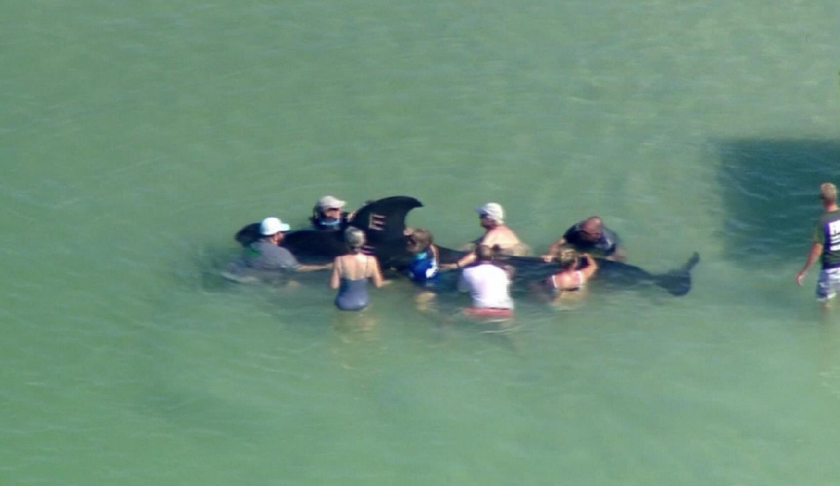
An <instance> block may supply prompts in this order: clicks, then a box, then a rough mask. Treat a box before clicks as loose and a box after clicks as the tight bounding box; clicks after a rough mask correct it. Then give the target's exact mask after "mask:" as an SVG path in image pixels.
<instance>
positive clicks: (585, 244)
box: [563, 221, 621, 256]
mask: <svg viewBox="0 0 840 486" xmlns="http://www.w3.org/2000/svg"><path fill="white" fill-rule="evenodd" d="M583 223H585V221H581V222H579V223H577V224H576V225H574V226H572V227H571V228H569V229H567V230H566V233H565V234H563V238H564V239H565V240H566V243H568V244H570V245H572V246H573V247H575V249H576V250H578V251H582V252H587V253H593V255H592V256H610V255H612V254H613V253H615V252H616V250H617V249H618V246H619V245H620V244H621V240H619V238H618V235H617V234H615V232H614V231H612V230H611V229H609V228H607V227H606V226H602V227H601V237H600V238H598V241H594V242H592V241H587V240H586V239H585V238H584V237H583V235H581V231H582V229H581V228H582V226H583Z"/></svg>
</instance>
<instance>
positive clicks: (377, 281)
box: [368, 256, 383, 288]
mask: <svg viewBox="0 0 840 486" xmlns="http://www.w3.org/2000/svg"><path fill="white" fill-rule="evenodd" d="M368 258H369V259H370V260H369V261H370V262H371V266H370V279H371V280H372V281H373V286H374V287H376V288H379V287H382V284H383V281H382V271H381V270H380V269H379V261H377V260H376V257H372V256H369V257H368Z"/></svg>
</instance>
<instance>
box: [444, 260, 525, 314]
mask: <svg viewBox="0 0 840 486" xmlns="http://www.w3.org/2000/svg"><path fill="white" fill-rule="evenodd" d="M458 290H460V291H461V292H469V293H470V296H471V297H472V302H473V303H472V306H473V307H478V308H489V309H513V299H512V298H511V297H510V276H509V275H508V273H507V272H506V271H505V270H504V269H503V268H501V267H499V266H498V265H496V264H494V263H493V250H491V249H490V247H489V246H487V245H480V246H479V247H478V248H477V249H476V262H475V263H473V264H472V265H469V266H468V267H466V268H465V269H464V271H463V272H462V273H461V278H460V279H459V281H458Z"/></svg>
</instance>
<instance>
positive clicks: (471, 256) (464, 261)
mask: <svg viewBox="0 0 840 486" xmlns="http://www.w3.org/2000/svg"><path fill="white" fill-rule="evenodd" d="M474 261H475V252H474V251H472V252H470V253H467V254H466V255H464V256H462V257H461V258H459V259H458V261H457V262H455V267H457V268H464V267H466V266H467V265H469V264H470V263H472V262H474Z"/></svg>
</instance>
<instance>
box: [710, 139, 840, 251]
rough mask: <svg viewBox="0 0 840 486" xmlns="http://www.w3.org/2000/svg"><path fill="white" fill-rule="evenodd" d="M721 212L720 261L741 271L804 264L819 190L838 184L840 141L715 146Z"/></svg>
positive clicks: (720, 142) (749, 141)
mask: <svg viewBox="0 0 840 486" xmlns="http://www.w3.org/2000/svg"><path fill="white" fill-rule="evenodd" d="M714 144H715V146H716V147H717V151H718V154H719V156H720V161H721V165H720V171H719V179H720V185H721V188H722V191H723V204H724V208H725V210H726V216H725V217H726V220H725V221H724V235H723V238H724V244H725V246H724V255H725V257H726V258H729V259H731V260H733V261H734V262H735V263H737V264H739V265H743V266H755V265H761V266H765V265H768V264H771V265H772V264H778V263H782V262H787V261H789V260H790V259H794V260H796V261H797V262H798V261H799V260H800V259H801V260H802V261H804V260H805V256H806V253H807V251H808V248H809V245H810V243H809V242H810V235H811V229H812V227H813V224H814V223H815V222H816V219H817V218H818V217H819V215H820V212H821V211H822V208H821V206H820V202H819V199H818V197H817V196H818V191H819V184H820V183H821V182H825V181H831V182H834V183H835V184H840V141H836V142H835V141H830V140H772V139H733V140H717V141H715V142H714Z"/></svg>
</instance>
